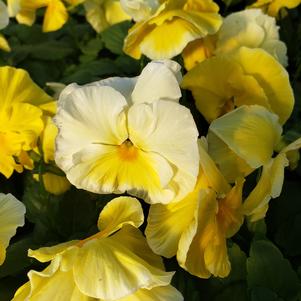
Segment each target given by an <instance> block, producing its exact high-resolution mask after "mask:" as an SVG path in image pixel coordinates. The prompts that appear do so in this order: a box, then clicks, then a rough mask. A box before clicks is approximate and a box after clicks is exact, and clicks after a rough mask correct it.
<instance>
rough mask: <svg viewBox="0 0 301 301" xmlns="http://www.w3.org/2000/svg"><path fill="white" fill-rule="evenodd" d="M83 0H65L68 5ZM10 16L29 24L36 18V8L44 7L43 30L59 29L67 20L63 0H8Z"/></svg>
mask: <svg viewBox="0 0 301 301" xmlns="http://www.w3.org/2000/svg"><path fill="white" fill-rule="evenodd" d="M83 1H84V0H65V2H66V3H67V4H69V5H77V4H79V3H82V2H83ZM8 6H9V12H10V16H11V17H16V19H17V21H18V22H19V23H21V24H26V25H29V26H31V25H32V24H33V23H34V22H35V19H36V10H37V9H39V8H42V7H46V11H45V16H44V22H43V31H44V32H50V31H56V30H58V29H60V28H61V27H62V26H63V25H64V24H65V23H66V22H67V20H68V11H67V8H66V6H65V4H64V1H63V0H8Z"/></svg>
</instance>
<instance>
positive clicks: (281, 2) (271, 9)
mask: <svg viewBox="0 0 301 301" xmlns="http://www.w3.org/2000/svg"><path fill="white" fill-rule="evenodd" d="M300 3H301V0H257V1H256V2H255V3H253V4H252V5H251V6H250V7H256V8H261V9H262V10H263V11H264V12H265V13H267V14H268V15H270V16H272V17H276V16H278V14H279V12H280V10H281V9H282V8H289V9H290V8H295V7H297V6H298V5H300Z"/></svg>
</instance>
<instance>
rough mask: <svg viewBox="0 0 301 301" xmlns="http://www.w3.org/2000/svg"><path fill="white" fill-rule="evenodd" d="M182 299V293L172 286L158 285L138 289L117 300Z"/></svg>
mask: <svg viewBox="0 0 301 301" xmlns="http://www.w3.org/2000/svg"><path fill="white" fill-rule="evenodd" d="M141 300H143V301H183V300H184V299H183V296H182V294H181V293H180V292H179V291H178V290H176V289H175V288H174V287H173V286H171V285H167V286H159V287H154V288H152V289H150V290H147V289H140V290H138V291H137V292H136V293H134V294H132V295H129V296H127V297H124V298H121V299H118V300H117V301H141Z"/></svg>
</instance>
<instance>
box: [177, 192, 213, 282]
mask: <svg viewBox="0 0 301 301" xmlns="http://www.w3.org/2000/svg"><path fill="white" fill-rule="evenodd" d="M217 211H218V204H217V201H216V195H215V193H214V191H213V190H201V191H200V192H199V199H198V208H197V210H196V211H195V214H194V219H193V222H191V223H190V225H189V227H188V228H187V229H186V230H185V231H184V233H183V234H182V236H181V239H180V241H179V246H178V252H177V259H178V262H179V265H180V266H181V267H183V268H184V269H185V270H187V271H189V273H191V274H192V275H195V276H198V277H200V278H209V277H210V275H211V273H210V272H209V271H208V269H207V267H206V263H205V258H204V254H205V253H204V252H205V247H206V246H207V245H208V244H209V243H210V242H211V240H212V234H213V233H214V232H216V223H215V216H216V214H217ZM211 243H212V242H211Z"/></svg>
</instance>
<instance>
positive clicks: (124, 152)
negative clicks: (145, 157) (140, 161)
mask: <svg viewBox="0 0 301 301" xmlns="http://www.w3.org/2000/svg"><path fill="white" fill-rule="evenodd" d="M118 154H119V156H120V158H121V159H122V160H123V161H133V160H135V159H136V158H137V157H138V149H137V148H136V147H135V146H134V145H133V143H132V142H131V140H129V139H127V140H125V141H124V142H123V143H122V144H121V145H119V146H118Z"/></svg>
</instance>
